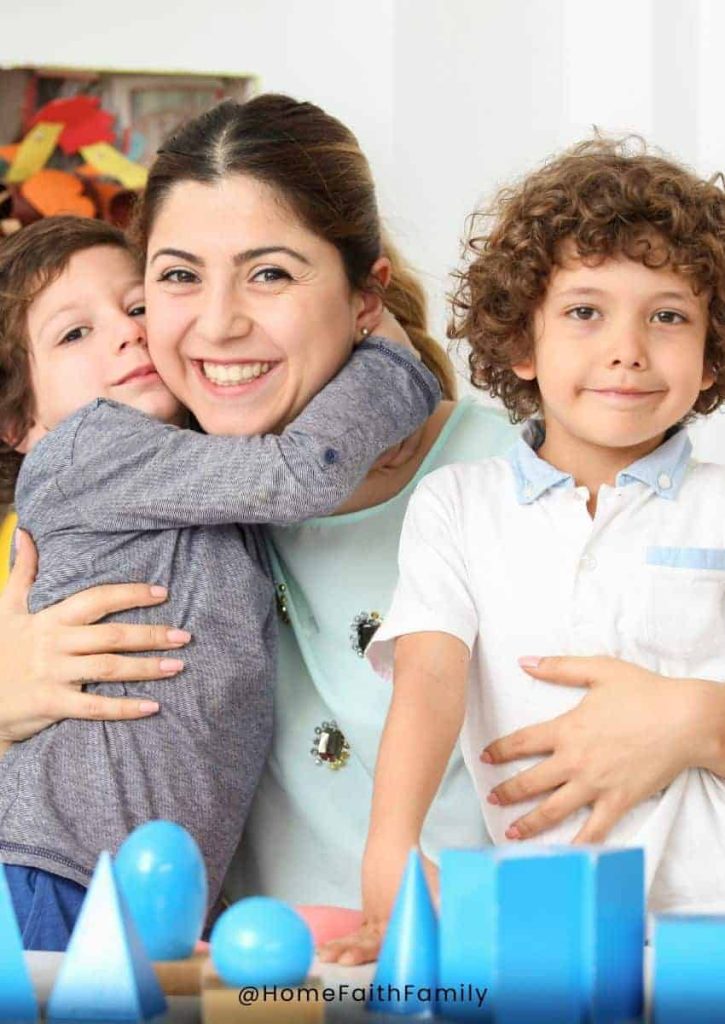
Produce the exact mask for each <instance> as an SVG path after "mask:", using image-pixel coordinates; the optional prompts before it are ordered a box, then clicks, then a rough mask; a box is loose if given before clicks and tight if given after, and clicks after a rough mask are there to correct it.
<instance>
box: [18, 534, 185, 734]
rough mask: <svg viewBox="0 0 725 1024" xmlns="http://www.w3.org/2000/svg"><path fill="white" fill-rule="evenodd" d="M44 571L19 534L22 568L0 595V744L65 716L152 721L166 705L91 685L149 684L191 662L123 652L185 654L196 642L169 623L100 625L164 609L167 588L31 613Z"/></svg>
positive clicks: (90, 598) (116, 593) (82, 598)
mask: <svg viewBox="0 0 725 1024" xmlns="http://www.w3.org/2000/svg"><path fill="white" fill-rule="evenodd" d="M36 571H37V554H36V551H35V547H34V545H33V542H32V540H31V539H30V537H29V536H28V535H27V534H25V533H24V532H23V531H22V530H19V531H18V533H17V554H16V560H15V565H14V567H13V570H12V572H11V573H10V576H9V578H8V582H7V585H6V587H5V589H4V591H3V593H2V595H0V652H2V654H1V656H0V740H2V741H3V742H4V743H5V745H7V743H8V742H12V741H14V740H24V739H27V738H28V737H29V736H33V735H34V734H35V733H37V732H40V731H41V729H45V728H46V727H47V726H49V725H51V724H52V723H53V722H58V721H60V720H61V719H62V718H90V719H103V720H105V721H120V720H121V719H129V718H145V717H147V716H148V715H153V714H155V713H156V711H158V705H157V704H154V703H153V702H149V701H138V700H133V699H130V698H126V697H121V698H118V697H102V696H99V695H98V694H93V693H84V692H83V691H82V690H81V687H82V685H83V683H84V682H86V681H87V680H90V679H93V680H99V679H101V680H103V681H104V682H111V683H122V682H142V681H145V680H148V679H163V678H167V677H170V676H174V675H176V674H177V673H178V672H179V671H180V670H181V668H183V662H181V661H179V659H178V658H176V657H170V658H158V657H152V658H145V657H144V658H129V657H124V656H123V655H122V654H121V653H119V652H128V651H146V650H161V651H174V652H175V651H178V649H179V648H180V647H183V646H184V645H185V644H186V643H188V641H189V639H190V637H189V634H188V633H185V632H184V631H182V630H177V629H173V627H168V626H151V625H132V624H128V623H122V622H112V623H100V624H98V625H91V623H99V620H100V619H103V618H105V616H107V615H110V614H111V613H112V612H118V611H126V610H128V609H129V608H145V607H150V606H153V605H158V604H163V602H164V601H165V600H166V591H165V589H164V588H163V587H154V586H151V585H147V584H143V583H127V584H118V585H114V586H103V587H93V588H92V589H91V590H86V591H83V592H82V593H80V594H75V595H74V596H73V597H69V598H67V599H66V600H65V601H61V602H60V603H59V604H57V605H53V606H52V607H51V608H47V609H45V611H42V612H38V613H37V614H35V615H31V614H30V613H29V612H28V594H29V591H30V587H31V585H32V583H33V581H34V579H35V574H36Z"/></svg>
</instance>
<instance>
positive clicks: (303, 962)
mask: <svg viewBox="0 0 725 1024" xmlns="http://www.w3.org/2000/svg"><path fill="white" fill-rule="evenodd" d="M210 952H211V959H212V963H213V964H214V967H215V969H216V972H217V974H218V975H219V977H220V978H221V979H222V981H224V982H225V983H226V984H227V985H231V986H233V987H239V988H242V987H244V986H250V987H254V988H262V987H263V986H265V985H279V986H282V985H284V986H287V985H299V984H300V983H301V982H303V981H304V980H305V978H306V977H307V972H308V971H309V969H310V964H311V963H312V958H313V956H314V953H315V947H314V943H313V941H312V932H311V931H310V929H309V928H308V926H307V924H306V923H305V922H304V921H303V920H302V918H301V917H300V915H299V914H298V913H297V911H296V910H293V909H292V907H290V906H289V905H288V904H287V903H283V902H282V901H281V900H275V899H271V898H270V897H268V896H252V897H250V898H249V899H245V900H240V901H239V902H238V903H235V904H234V905H233V906H231V907H229V909H228V910H225V911H224V913H223V914H222V915H221V917H220V918H219V919H218V920H217V922H216V924H215V925H214V927H213V928H212V932H211V950H210Z"/></svg>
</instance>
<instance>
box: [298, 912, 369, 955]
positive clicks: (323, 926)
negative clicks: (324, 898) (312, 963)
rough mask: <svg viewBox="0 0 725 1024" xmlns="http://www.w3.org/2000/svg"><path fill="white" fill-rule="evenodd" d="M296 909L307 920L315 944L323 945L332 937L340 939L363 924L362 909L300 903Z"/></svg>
mask: <svg viewBox="0 0 725 1024" xmlns="http://www.w3.org/2000/svg"><path fill="white" fill-rule="evenodd" d="M295 910H296V911H297V913H298V914H299V915H300V917H301V918H302V919H303V920H304V921H306V922H307V924H308V926H309V928H310V931H311V932H312V938H313V939H314V941H315V946H321V945H322V944H323V943H325V942H330V941H331V940H332V939H340V938H342V936H343V935H347V934H348V933H349V932H354V931H355V929H356V928H359V927H360V925H361V924H362V919H363V916H362V911H360V910H349V909H348V908H347V907H330V906H322V907H315V906H306V905H300V904H298V905H297V906H296V907H295Z"/></svg>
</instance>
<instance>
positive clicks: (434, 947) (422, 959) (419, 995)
mask: <svg viewBox="0 0 725 1024" xmlns="http://www.w3.org/2000/svg"><path fill="white" fill-rule="evenodd" d="M437 984H438V920H437V917H436V912H435V910H434V908H433V904H432V902H431V898H430V892H429V891H428V884H427V882H426V880H425V874H424V872H423V866H422V864H421V861H420V856H419V854H418V852H417V850H412V851H411V853H410V856H409V858H408V864H407V866H406V869H405V874H404V875H403V880H402V882H401V884H400V889H399V890H398V895H397V898H396V901H395V906H394V908H393V913H392V915H391V917H390V923H389V924H388V930H387V931H386V933H385V939H384V941H383V945H382V949H381V950H380V958H379V960H378V967H377V971H376V972H375V978H374V979H373V998H372V999H370V1000H369V1001H368V1004H367V1005H368V1009H369V1010H376V1011H379V1012H384V1013H388V1014H394V1015H399V1016H408V1015H411V1014H416V1013H417V1014H420V1013H432V1011H433V1010H434V1009H435V993H436V986H437Z"/></svg>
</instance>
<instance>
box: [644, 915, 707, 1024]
mask: <svg viewBox="0 0 725 1024" xmlns="http://www.w3.org/2000/svg"><path fill="white" fill-rule="evenodd" d="M653 1010H654V1012H653V1017H654V1020H655V1022H656V1024H682V1022H683V1021H686V1022H687V1024H722V1022H723V1021H725V917H722V916H717V915H715V914H712V915H708V914H693V915H691V916H690V915H685V914H661V915H658V916H656V917H655V932H654V995H653Z"/></svg>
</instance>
